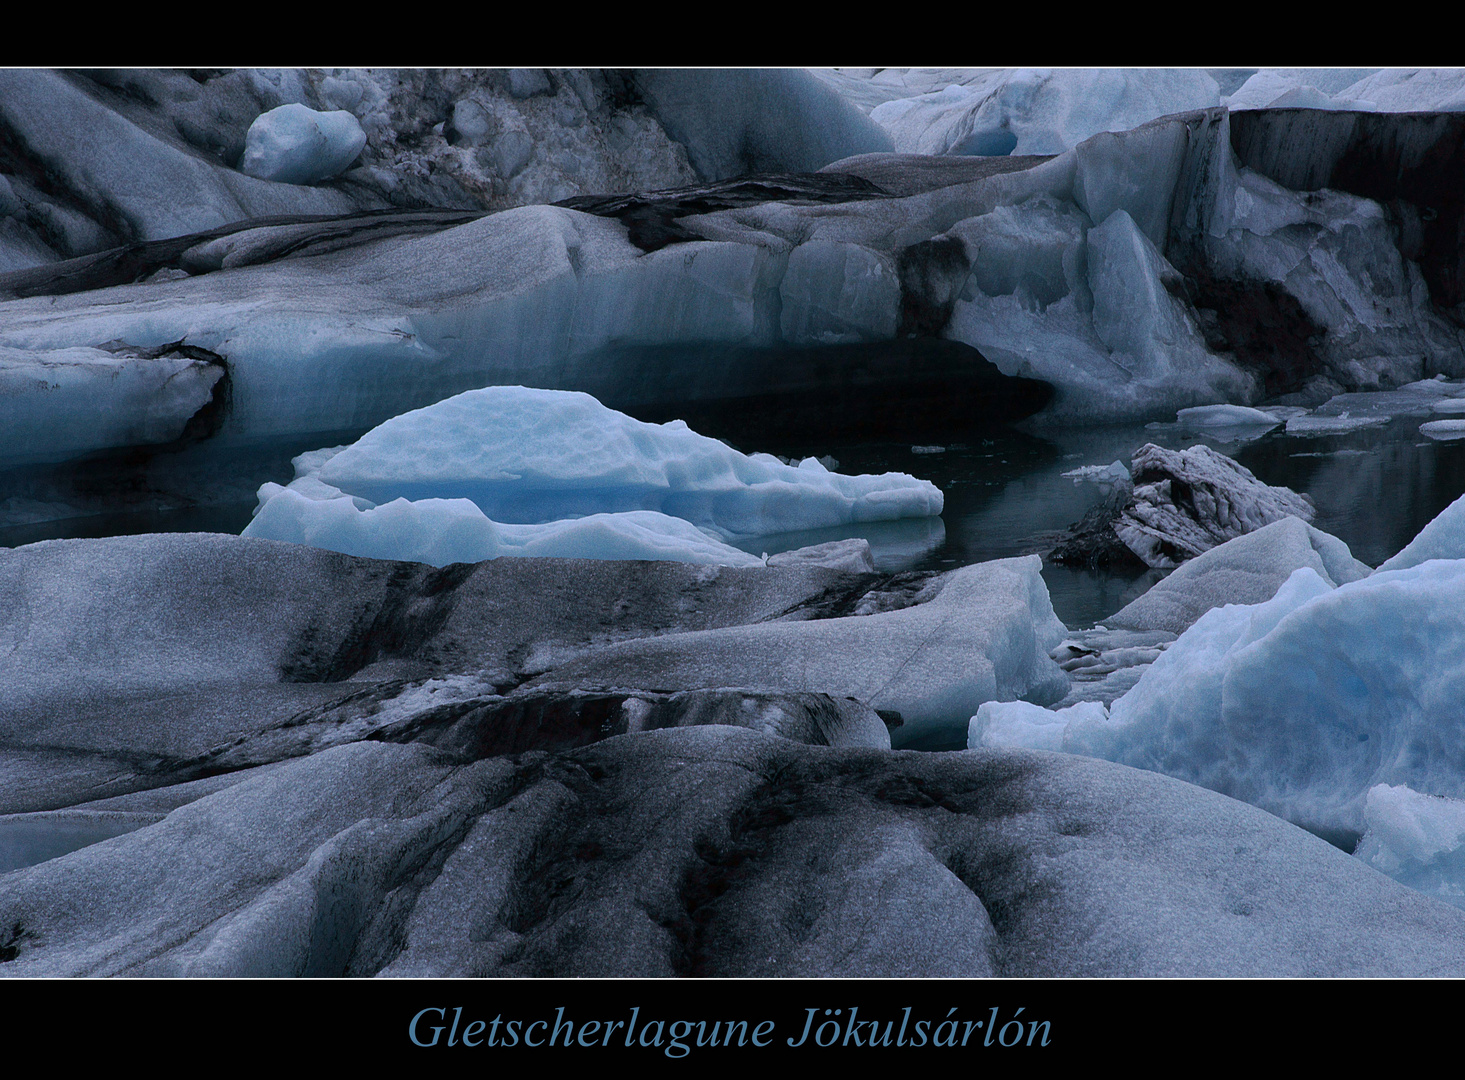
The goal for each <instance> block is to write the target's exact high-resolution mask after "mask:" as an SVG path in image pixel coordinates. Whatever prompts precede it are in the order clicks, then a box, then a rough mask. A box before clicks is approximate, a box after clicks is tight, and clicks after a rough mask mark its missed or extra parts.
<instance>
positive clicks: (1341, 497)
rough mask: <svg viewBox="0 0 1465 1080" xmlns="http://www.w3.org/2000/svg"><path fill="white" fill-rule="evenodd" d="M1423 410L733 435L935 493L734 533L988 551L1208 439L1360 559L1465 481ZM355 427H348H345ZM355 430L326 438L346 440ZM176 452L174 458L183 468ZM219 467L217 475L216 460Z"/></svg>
mask: <svg viewBox="0 0 1465 1080" xmlns="http://www.w3.org/2000/svg"><path fill="white" fill-rule="evenodd" d="M1420 421H1421V418H1420V417H1418V416H1414V417H1399V418H1396V419H1394V420H1392V421H1390V422H1389V423H1388V424H1385V425H1381V426H1377V427H1371V428H1364V429H1362V430H1357V431H1352V432H1348V433H1346V434H1330V435H1314V436H1297V435H1287V434H1286V433H1285V432H1284V430H1283V429H1282V428H1280V427H1279V428H1276V429H1275V430H1273V431H1272V432H1270V433H1268V434H1267V435H1264V436H1262V437H1261V438H1259V439H1255V440H1253V441H1250V442H1245V443H1239V442H1228V441H1225V440H1223V439H1219V438H1213V437H1208V436H1203V435H1198V434H1197V433H1195V432H1188V431H1184V430H1181V429H1179V428H1177V427H1176V426H1175V425H1154V424H1151V425H1148V426H1146V425H1142V424H1132V425H1121V426H1113V427H1102V428H1069V429H1061V430H1044V431H1041V432H1039V433H1035V434H1026V433H1023V432H1019V431H1015V430H1010V429H1009V430H1005V431H1001V432H996V433H993V432H986V433H976V434H973V435H972V436H970V437H969V438H967V439H966V440H965V441H957V442H951V443H947V444H945V445H943V446H940V447H936V446H927V447H912V446H911V445H910V444H908V443H900V444H893V443H820V444H817V445H809V444H804V443H798V442H794V441H790V442H788V443H785V444H783V445H772V446H744V447H739V448H740V449H742V450H745V451H754V450H763V451H767V452H771V453H775V454H779V455H782V456H785V457H790V458H795V459H797V458H800V457H804V456H807V455H815V456H822V455H832V456H833V457H834V458H835V459H836V460H837V461H838V465H837V468H838V470H839V471H840V472H846V473H870V472H875V473H878V472H889V471H896V472H905V473H910V474H911V475H913V476H918V477H920V478H922V479H925V480H930V481H931V482H932V483H934V484H936V486H937V487H939V488H940V489H941V490H942V491H943V492H944V493H945V495H946V508H945V512H944V513H943V514H942V516H941V517H940V518H939V519H932V520H925V521H904V522H887V523H876V524H873V525H871V524H866V525H859V526H852V527H848V528H843V529H826V530H817V531H811V532H803V533H788V534H783V535H781V536H777V537H765V538H760V539H757V540H754V541H750V542H748V543H746V544H741V545H739V546H741V547H743V548H745V549H746V550H749V551H752V552H754V553H755V554H757V553H761V552H767V553H769V554H776V553H777V552H779V551H787V550H790V549H792V548H796V547H801V546H803V545H805V544H811V543H821V542H824V541H826V540H835V539H843V538H846V537H849V536H865V537H866V538H868V539H869V540H870V542H871V545H872V547H873V549H874V552H875V557H876V564H877V566H878V567H879V568H880V569H882V570H949V569H952V568H954V567H957V566H965V565H968V564H970V563H975V562H982V561H985V560H988V559H1000V558H1007V557H1010V556H1014V555H1026V554H1030V553H1038V554H1043V553H1046V552H1047V551H1049V550H1050V549H1051V548H1052V547H1053V546H1054V545H1055V544H1056V543H1057V542H1058V540H1059V538H1060V537H1061V536H1062V535H1063V533H1064V531H1065V530H1066V529H1067V528H1068V527H1069V526H1070V525H1072V524H1073V523H1075V522H1077V521H1078V520H1079V519H1080V518H1081V517H1083V515H1084V513H1085V512H1086V511H1087V510H1088V509H1089V508H1090V507H1091V506H1093V505H1094V503H1096V502H1097V501H1099V499H1100V498H1101V497H1102V493H1101V492H1100V489H1099V488H1098V487H1097V486H1095V485H1094V484H1089V483H1085V484H1075V483H1074V482H1073V481H1072V480H1071V479H1068V478H1066V477H1064V476H1063V475H1062V474H1063V473H1065V472H1069V471H1071V470H1073V469H1076V468H1079V467H1080V466H1084V465H1107V464H1109V463H1110V462H1113V461H1122V462H1123V463H1124V464H1125V465H1128V464H1129V459H1130V456H1131V455H1132V454H1133V453H1134V451H1135V450H1137V449H1138V448H1139V447H1141V446H1143V445H1144V444H1145V443H1147V442H1154V443H1157V444H1159V445H1161V446H1164V447H1167V448H1169V449H1182V448H1184V447H1187V446H1193V445H1195V444H1196V443H1198V442H1199V443H1205V444H1207V445H1209V446H1211V447H1213V448H1214V449H1216V450H1219V451H1220V452H1222V453H1224V454H1228V455H1230V456H1231V457H1234V458H1235V459H1236V460H1238V461H1239V462H1241V464H1243V465H1245V466H1246V467H1247V468H1248V469H1250V470H1251V471H1252V472H1253V473H1255V474H1256V476H1257V477H1258V478H1259V479H1261V480H1263V481H1265V482H1266V483H1268V484H1277V485H1283V486H1286V487H1290V488H1292V489H1293V490H1295V491H1300V492H1305V493H1307V494H1308V495H1310V496H1312V498H1313V500H1314V501H1315V503H1316V504H1317V508H1318V515H1317V518H1316V520H1315V521H1314V524H1315V525H1316V526H1317V527H1318V528H1320V529H1323V530H1325V531H1327V532H1330V533H1333V534H1334V535H1335V536H1338V537H1340V538H1341V539H1342V540H1344V541H1345V542H1346V543H1347V544H1348V546H1349V547H1350V548H1351V549H1352V551H1353V554H1354V556H1355V557H1356V558H1358V559H1361V560H1362V561H1363V562H1366V563H1368V564H1369V565H1370V566H1375V565H1377V564H1378V563H1380V562H1382V561H1383V560H1385V559H1387V558H1389V557H1390V556H1391V555H1393V554H1394V553H1396V552H1397V551H1398V550H1399V549H1400V548H1402V547H1403V546H1404V545H1405V544H1407V543H1408V542H1409V541H1410V540H1411V539H1413V538H1414V536H1415V535H1416V534H1417V533H1418V532H1419V530H1420V529H1421V528H1423V527H1424V525H1425V524H1426V523H1428V522H1429V521H1430V519H1431V518H1433V517H1434V516H1435V515H1436V514H1438V513H1439V512H1440V511H1441V510H1443V509H1444V508H1445V507H1446V506H1448V505H1449V504H1450V503H1451V502H1453V501H1454V500H1455V499H1456V498H1458V497H1459V496H1460V495H1461V494H1462V493H1465V441H1458V442H1435V441H1432V440H1429V439H1426V438H1424V437H1423V436H1421V435H1420V434H1419V431H1418V428H1419V424H1420ZM356 434H359V433H356ZM352 438H354V435H353V434H352V433H341V435H340V436H339V437H338V438H337V439H336V440H335V441H337V442H349V441H351V439H352ZM321 445H329V443H326V442H322V441H321V440H320V438H319V437H316V438H314V439H312V440H309V445H301V446H298V447H296V446H290V447H275V448H273V449H271V450H270V451H268V452H256V453H254V454H252V455H239V456H236V457H235V458H234V459H233V467H232V470H231V468H230V466H228V465H224V464H221V461H220V459H219V457H218V456H216V457H215V458H213V459H210V461H209V464H208V468H209V470H212V472H211V475H209V476H207V477H206V478H205V477H202V476H200V478H199V480H200V481H201V483H200V484H199V485H197V487H196V490H203V489H204V488H208V489H211V490H213V491H215V492H219V491H223V492H226V493H227V494H226V496H225V497H224V498H222V499H220V498H218V497H217V496H216V497H215V498H213V499H208V498H202V499H199V500H198V501H199V502H201V503H203V505H194V506H185V507H180V508H175V509H149V510H131V511H127V512H118V513H108V514H93V515H90V516H87V517H72V518H67V519H64V520H55V521H42V522H37V523H34V524H25V525H13V526H10V527H6V528H0V545H4V546H17V545H20V544H28V543H33V542H35V541H37V540H46V539H52V538H61V537H98V536H115V535H124V534H131V533H146V532H230V533H238V532H240V531H241V530H243V529H244V527H245V526H246V525H248V524H249V520H250V515H251V513H252V511H253V510H254V508H255V505H256V502H255V499H254V498H253V497H252V491H253V489H254V488H255V487H257V486H258V485H259V484H260V483H263V482H264V481H266V480H274V481H276V482H279V483H287V482H289V480H290V479H291V476H292V470H291V469H290V466H289V458H290V456H291V455H293V454H297V453H300V452H302V451H304V450H309V449H315V448H316V447H317V446H321ZM187 467H188V466H187V463H186V462H185V461H183V460H180V461H179V462H178V463H177V466H176V468H177V469H178V470H182V469H185V468H187ZM223 472H228V473H229V475H228V476H227V478H225V477H224V476H223V475H221V474H222V473H223ZM1161 576H1162V575H1161V573H1160V572H1158V571H1149V572H1141V573H1139V574H1137V575H1136V574H1111V573H1103V572H1097V571H1088V570H1077V569H1070V568H1067V567H1062V566H1056V565H1045V567H1044V570H1043V577H1044V579H1045V580H1046V581H1047V583H1048V590H1049V592H1050V594H1051V595H1052V597H1053V606H1054V609H1055V610H1056V611H1057V612H1058V615H1059V617H1060V618H1061V619H1063V621H1064V622H1065V623H1067V624H1068V625H1069V626H1070V627H1072V628H1079V627H1087V626H1091V625H1093V623H1094V622H1095V621H1098V620H1101V619H1103V617H1104V616H1106V615H1109V614H1112V613H1113V612H1115V611H1117V610H1118V609H1119V608H1121V607H1123V606H1124V605H1125V604H1127V603H1129V601H1131V600H1133V599H1134V598H1135V597H1137V596H1139V595H1140V594H1141V593H1143V592H1144V591H1145V590H1146V589H1148V588H1149V587H1150V586H1151V585H1153V584H1154V583H1155V581H1157V580H1159V578H1160V577H1161Z"/></svg>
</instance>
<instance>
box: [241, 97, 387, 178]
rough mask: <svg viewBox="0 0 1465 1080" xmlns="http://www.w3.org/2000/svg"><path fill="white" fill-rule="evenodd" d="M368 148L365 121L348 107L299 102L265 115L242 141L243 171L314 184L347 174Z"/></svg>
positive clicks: (255, 174)
mask: <svg viewBox="0 0 1465 1080" xmlns="http://www.w3.org/2000/svg"><path fill="white" fill-rule="evenodd" d="M364 146H366V132H365V131H363V130H361V123H360V121H358V120H357V119H356V117H354V116H352V115H351V114H350V113H348V112H347V111H346V110H344V109H334V110H332V111H330V112H320V111H319V110H316V109H312V108H309V107H308V106H305V105H300V104H294V103H292V104H289V105H281V106H279V107H278V108H275V109H271V110H270V111H269V112H266V113H261V114H260V115H259V116H258V117H257V118H256V119H255V121H254V123H252V124H250V125H249V132H248V134H246V135H245V137H244V157H243V158H242V159H240V162H239V168H240V169H241V170H242V171H243V172H245V173H247V174H249V175H250V176H257V177H259V178H260V179H261V180H276V181H279V182H280V183H282V184H314V183H318V182H319V181H321V180H329V179H330V178H331V177H333V176H336V175H338V174H340V173H343V172H345V171H346V170H347V169H348V168H350V166H351V163H352V162H353V161H355V160H356V159H357V158H358V157H359V156H360V155H361V150H362V148H363V147H364Z"/></svg>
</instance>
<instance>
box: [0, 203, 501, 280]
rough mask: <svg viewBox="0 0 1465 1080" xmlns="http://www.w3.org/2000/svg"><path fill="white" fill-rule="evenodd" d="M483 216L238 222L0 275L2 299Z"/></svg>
mask: <svg viewBox="0 0 1465 1080" xmlns="http://www.w3.org/2000/svg"><path fill="white" fill-rule="evenodd" d="M483 216H484V211H478V210H370V211H365V212H363V213H359V214H346V215H340V216H321V215H312V214H304V215H299V214H297V215H285V216H276V217H268V218H260V219H255V220H245V221H239V222H235V223H234V224H232V225H221V226H219V227H218V228H216V229H208V230H206V231H204V232H201V233H188V234H186V235H184V236H181V237H171V238H169V239H166V240H146V241H140V242H138V243H135V244H129V245H127V246H126V247H121V248H111V249H109V250H107V251H101V252H97V253H95V254H92V255H82V256H78V257H76V258H74V259H62V260H60V261H59V262H49V263H46V264H44V265H38V266H30V267H27V268H24V269H22V270H17V271H15V272H11V273H5V274H0V299H6V300H12V299H17V298H19V297H25V296H62V295H65V294H66V293H74V292H84V291H87V290H89V289H107V288H111V287H112V286H114V285H132V284H137V283H143V284H153V283H158V282H164V281H178V280H181V279H183V278H186V277H190V276H194V275H198V274H208V273H212V272H213V271H215V270H232V269H234V268H235V267H238V266H253V265H255V264H257V263H266V262H273V261H275V260H277V259H300V258H306V257H309V256H312V255H323V254H326V253H327V252H332V251H341V250H344V249H346V248H352V247H358V246H360V245H363V244H369V243H374V242H376V241H379V240H384V239H387V238H389V237H399V236H414V235H423V234H427V233H434V232H438V231H439V230H441V229H446V228H451V227H452V226H454V225H462V224H465V223H467V222H469V221H476V220H477V219H478V218H480V217H483Z"/></svg>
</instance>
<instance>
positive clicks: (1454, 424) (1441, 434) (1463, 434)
mask: <svg viewBox="0 0 1465 1080" xmlns="http://www.w3.org/2000/svg"><path fill="white" fill-rule="evenodd" d="M1419 433H1420V434H1421V435H1423V436H1424V437H1425V438H1428V439H1439V440H1446V439H1465V420H1431V421H1429V422H1428V423H1426V424H1420V425H1419Z"/></svg>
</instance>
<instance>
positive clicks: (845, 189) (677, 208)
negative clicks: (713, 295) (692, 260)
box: [554, 173, 889, 251]
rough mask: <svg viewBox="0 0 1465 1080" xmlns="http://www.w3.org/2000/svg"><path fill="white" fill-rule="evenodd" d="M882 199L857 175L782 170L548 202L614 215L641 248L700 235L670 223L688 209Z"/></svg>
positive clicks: (883, 195)
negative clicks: (634, 191) (688, 184)
mask: <svg viewBox="0 0 1465 1080" xmlns="http://www.w3.org/2000/svg"><path fill="white" fill-rule="evenodd" d="M882 198H889V195H888V194H887V193H886V192H885V191H884V190H882V189H881V188H879V187H878V186H876V185H875V184H872V183H871V182H870V181H868V180H865V179H862V178H861V177H858V176H846V175H843V174H833V175H826V174H824V173H783V174H764V175H757V176H745V177H739V178H737V179H733V180H722V181H718V182H715V183H710V184H695V185H692V186H690V187H683V188H672V189H669V190H667V191H647V192H636V193H633V194H630V195H577V196H575V197H573V198H570V199H563V200H561V201H560V202H557V203H555V204H554V205H556V206H563V207H565V208H566V209H568V210H579V211H581V212H582V213H586V214H596V215H598V216H600V217H611V218H616V219H618V220H620V221H622V222H624V223H625V225H626V227H627V229H628V230H629V232H630V238H631V243H633V244H635V245H636V246H637V247H639V248H640V249H641V250H642V251H657V250H659V249H661V248H663V247H666V246H667V245H668V244H675V243H683V242H686V241H688V240H700V239H701V237H700V236H698V235H697V234H695V233H693V232H691V231H690V230H688V229H686V228H683V227H682V226H680V225H678V224H677V223H676V221H677V218H682V217H687V216H689V215H691V214H710V213H714V212H716V211H718V210H731V209H733V208H735V207H740V206H757V205H758V204H759V203H765V202H787V203H794V204H796V205H801V206H808V205H830V204H834V203H845V202H856V201H858V200H861V199H882Z"/></svg>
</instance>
